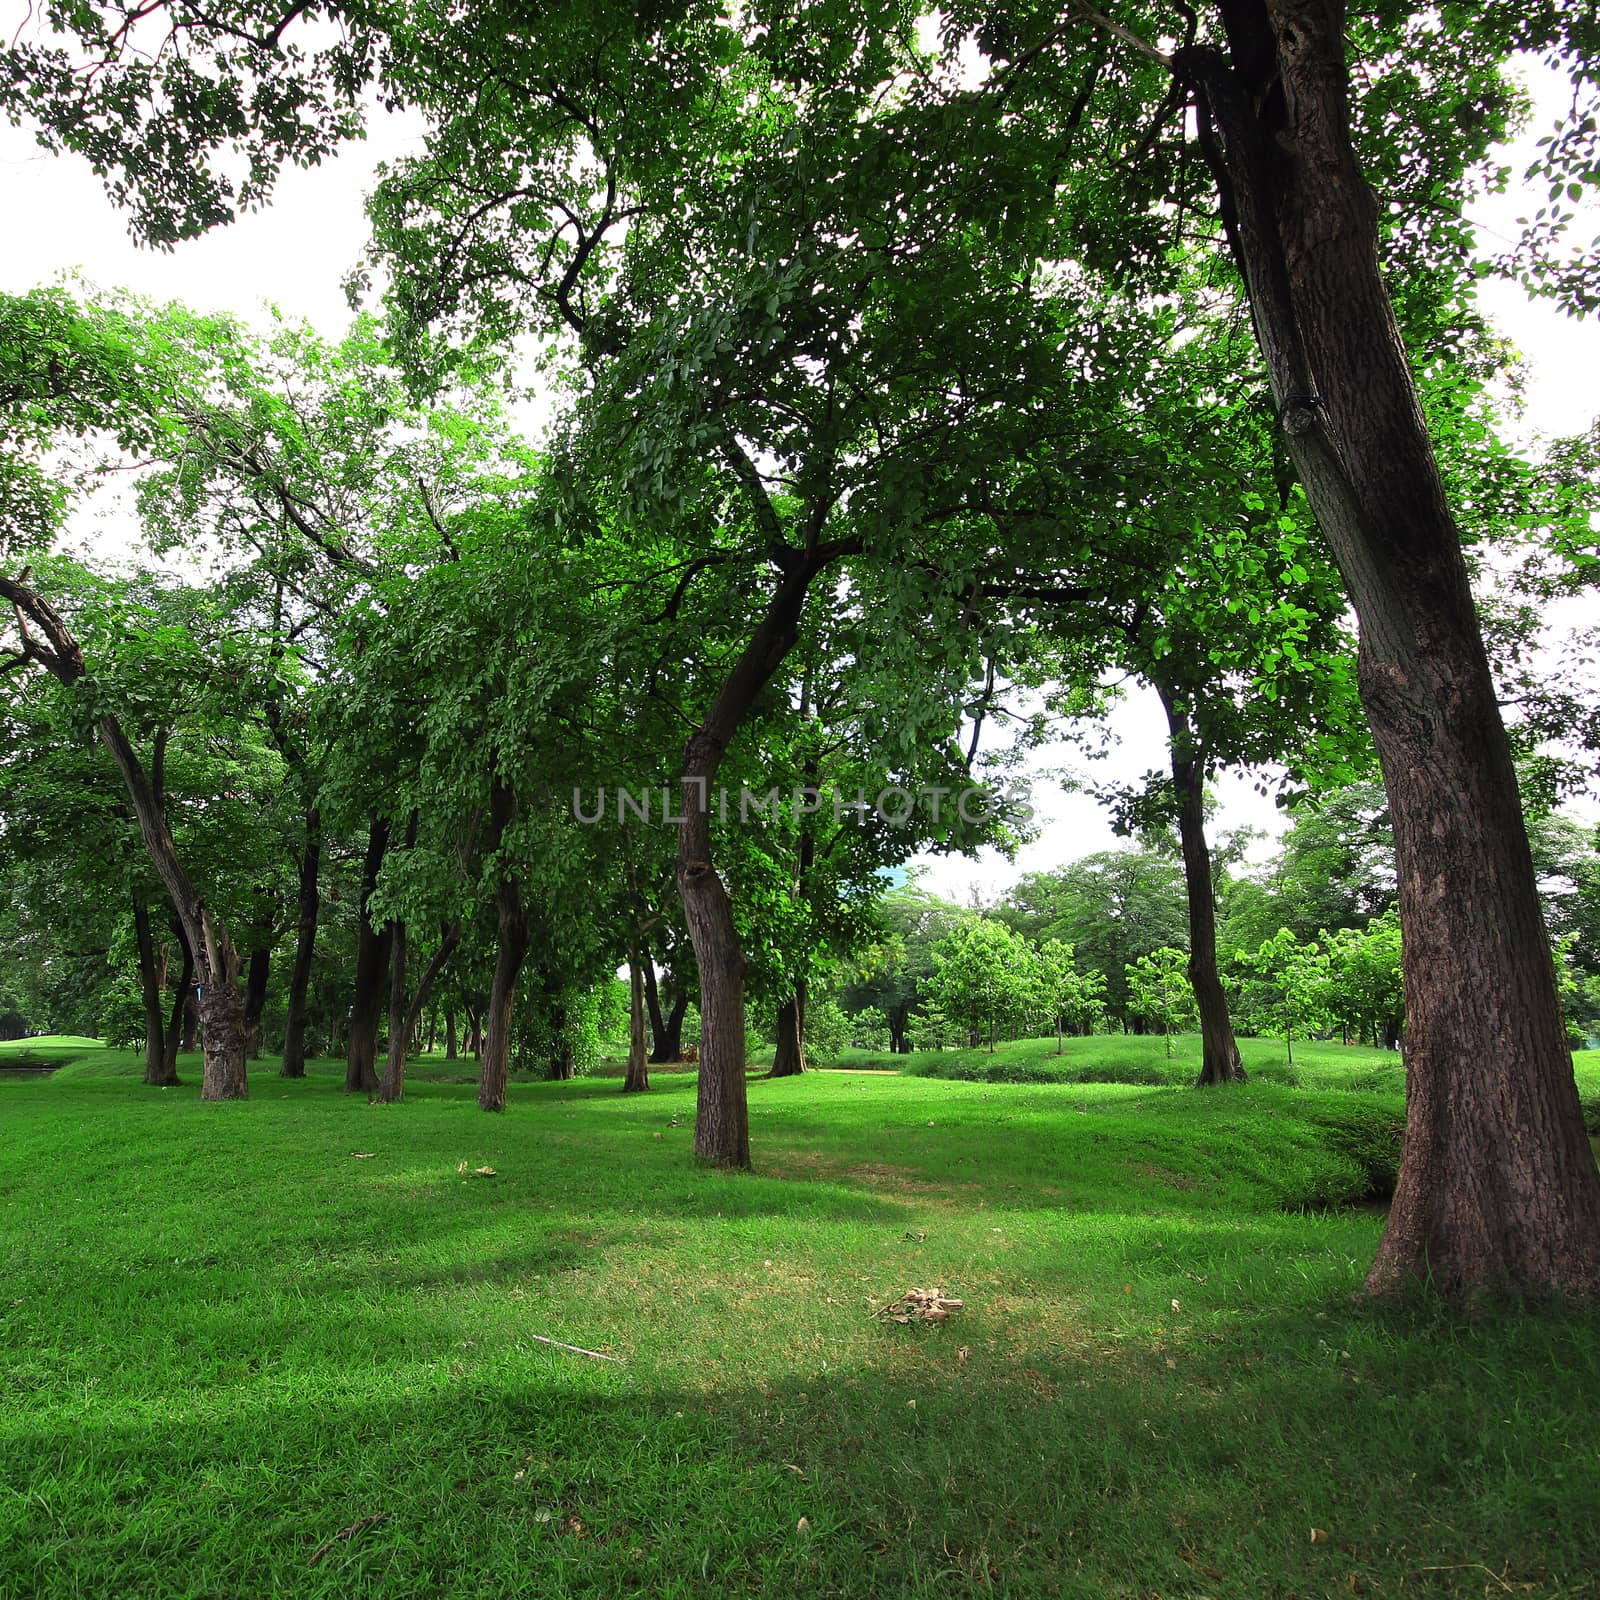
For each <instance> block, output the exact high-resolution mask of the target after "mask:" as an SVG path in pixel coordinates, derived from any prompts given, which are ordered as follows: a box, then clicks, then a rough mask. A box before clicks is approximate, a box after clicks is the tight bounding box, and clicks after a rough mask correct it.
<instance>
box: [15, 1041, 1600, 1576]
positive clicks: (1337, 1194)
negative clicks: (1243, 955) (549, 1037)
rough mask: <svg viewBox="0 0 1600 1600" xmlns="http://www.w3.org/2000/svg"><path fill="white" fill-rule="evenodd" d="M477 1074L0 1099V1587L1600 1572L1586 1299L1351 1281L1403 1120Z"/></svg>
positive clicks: (946, 1091) (1166, 1094) (1289, 1099)
mask: <svg viewBox="0 0 1600 1600" xmlns="http://www.w3.org/2000/svg"><path fill="white" fill-rule="evenodd" d="M1084 1043H1089V1041H1084ZM1140 1043H1142V1045H1143V1048H1144V1049H1146V1050H1147V1051H1149V1052H1151V1054H1152V1056H1154V1054H1155V1053H1156V1052H1159V1051H1160V1048H1161V1046H1160V1042H1159V1041H1141V1042H1140ZM1049 1048H1051V1049H1053V1048H1054V1045H1053V1041H1052V1042H1051V1044H1050V1047H1049ZM1297 1054H1298V1052H1297ZM469 1072H470V1064H462V1063H442V1062H436V1061H435V1062H428V1063H419V1064H418V1069H417V1072H416V1073H415V1074H414V1076H413V1087H412V1090H411V1092H410V1093H409V1094H408V1097H407V1100H406V1102H405V1103H404V1104H403V1105H401V1106H398V1107H380V1106H374V1105H368V1104H366V1103H364V1102H361V1101H351V1100H349V1099H347V1098H346V1097H344V1096H343V1095H342V1094H340V1093H339V1088H338V1083H339V1079H338V1076H337V1070H336V1068H335V1067H334V1066H333V1065H332V1064H319V1066H318V1067H317V1068H315V1069H314V1070H313V1073H312V1075H311V1077H309V1078H308V1079H307V1080H305V1081H303V1082H286V1081H283V1080H280V1079H278V1078H276V1077H274V1076H272V1075H271V1074H270V1069H258V1070H257V1072H256V1074H255V1076H254V1080H253V1098H252V1099H251V1100H250V1101H248V1102H245V1103H237V1104H230V1105H219V1106H205V1105H201V1104H200V1103H199V1102H198V1098H197V1083H196V1082H190V1083H188V1084H186V1085H185V1086H184V1087H182V1088H179V1089H172V1090H147V1089H144V1088H143V1087H142V1086H141V1085H139V1084H138V1082H137V1081H136V1079H137V1063H136V1062H135V1061H134V1060H133V1058H132V1057H129V1056H122V1055H118V1054H117V1053H115V1052H103V1051H97V1052H91V1053H87V1054H85V1055H82V1056H80V1057H79V1058H78V1059H77V1060H76V1061H75V1062H74V1063H73V1064H71V1065H69V1066H67V1067H64V1068H63V1069H62V1070H61V1071H60V1072H58V1073H57V1074H55V1076H54V1077H52V1078H50V1079H48V1080H45V1081H39V1082H28V1081H9V1082H5V1083H3V1084H0V1249H3V1252H4V1275H3V1281H0V1384H3V1400H0V1595H4V1596H6V1597H11V1596H17V1597H24V1596H26V1597H33V1596H41V1597H44V1596H50V1597H54V1596H69V1595H70V1596H85V1597H88V1596H94V1597H96V1600H99V1597H110V1596H116V1595H121V1596H126V1597H138V1600H164V1597H176V1596H184V1597H189V1596H218V1597H220V1596H228V1597H235V1596H236V1597H240V1600H244V1597H256V1596H263V1595H268V1594H287V1595H294V1596H324V1595H326V1596H332V1595H338V1596H369V1595H370V1596H378V1595H381V1596H413V1595H450V1596H455V1595H460V1596H474V1597H477V1596H501V1595H504V1596H511V1595H519V1596H537V1597H540V1600H543V1597H546V1596H549V1597H561V1596H566V1595H585V1596H607V1597H610V1596H634V1595H638V1596H689V1595H705V1596H711V1595H724V1594H746V1593H758V1592H759V1593H769V1594H776V1595H784V1596H788V1595H794V1596H801V1595H805V1596H814V1595H815V1596H863V1597H866V1596H879V1595H950V1594H987V1593H996V1594H1006V1595H1018V1596H1022V1595H1027V1596H1033V1595H1038V1596H1051V1597H1054V1596H1073V1597H1076V1596H1084V1597H1089V1596H1096V1597H1098V1596H1102V1595H1104V1596H1126V1597H1132V1596H1140V1597H1154V1596H1157V1595H1159V1596H1162V1597H1165V1600H1174V1597H1178V1596H1185V1597H1189V1600H1198V1597H1200V1596H1211V1597H1213V1600H1222V1597H1233V1596H1281V1597H1285V1600H1287V1597H1290V1596H1299V1597H1313V1596H1331V1595H1336V1594H1349V1593H1351V1592H1357V1593H1372V1594H1388V1595H1398V1594H1401V1593H1404V1594H1406V1595H1428V1596H1434V1595H1439V1596H1443V1595H1452V1596H1466V1595H1472V1596H1479V1595H1482V1594H1484V1593H1486V1592H1488V1593H1496V1594H1498V1593H1503V1592H1505V1591H1506V1590H1507V1589H1509V1590H1510V1591H1511V1592H1514V1593H1517V1594H1529V1595H1536V1596H1547V1597H1555V1596H1574V1597H1575V1596H1580V1595H1581V1596H1588V1595H1592V1594H1593V1593H1594V1592H1595V1591H1594V1580H1593V1577H1592V1573H1593V1571H1594V1570H1595V1568H1596V1565H1597V1564H1600V1563H1597V1558H1600V1536H1597V1533H1596V1530H1595V1526H1594V1518H1593V1508H1594V1506H1595V1505H1596V1504H1600V1455H1597V1452H1596V1450H1595V1447H1594V1442H1593V1441H1594V1439H1595V1436H1596V1431H1597V1423H1600V1339H1597V1337H1596V1335H1597V1333H1600V1323H1597V1321H1596V1319H1595V1318H1594V1317H1593V1316H1592V1315H1590V1314H1587V1313H1580V1312H1577V1311H1566V1312H1563V1311H1559V1310H1558V1311H1554V1312H1543V1313H1536V1312H1531V1311H1530V1312H1519V1311H1507V1310H1502V1311H1497V1312H1492V1313H1488V1312H1486V1313H1482V1314H1480V1315H1477V1316H1470V1317H1468V1316H1462V1315H1457V1314H1453V1313H1450V1312H1448V1311H1445V1310H1443V1309H1442V1308H1440V1307H1439V1306H1437V1305H1435V1304H1433V1303H1432V1302H1430V1301H1428V1300H1427V1299H1426V1298H1424V1297H1419V1298H1418V1299H1417V1300H1415V1301H1414V1302H1413V1303H1410V1304H1407V1305H1404V1306H1400V1307H1390V1308H1386V1309H1383V1310H1375V1309H1374V1308H1372V1307H1371V1306H1370V1305H1368V1304H1366V1303H1365V1302H1364V1301H1362V1300H1361V1299H1359V1298H1355V1299H1353V1298H1352V1295H1353V1293H1354V1291H1357V1290H1358V1289H1359V1287H1360V1282H1361V1275H1362V1272H1363V1271H1364V1269H1365V1266H1366V1264H1367V1262H1368V1260H1369V1259H1370V1257H1371V1254H1372V1251H1373V1248H1374V1247H1375V1244H1376V1241H1377V1234H1378V1228H1379V1226H1380V1219H1379V1218H1378V1217H1376V1216H1374V1215H1371V1214H1369V1213H1367V1212H1363V1211H1351V1210H1342V1209H1337V1208H1336V1205H1337V1202H1338V1201H1340V1200H1342V1199H1348V1198H1353V1197H1354V1196H1356V1195H1358V1194H1360V1193H1362V1192H1365V1189H1366V1188H1367V1186H1368V1184H1369V1182H1370V1174H1369V1173H1368V1172H1367V1170H1366V1169H1365V1167H1364V1165H1363V1159H1362V1157H1361V1155H1360V1153H1359V1152H1360V1147H1359V1146H1358V1148H1357V1151H1356V1153H1352V1150H1351V1149H1350V1148H1348V1147H1344V1146H1342V1145H1341V1138H1342V1137H1343V1135H1342V1134H1341V1132H1340V1130H1341V1129H1342V1128H1344V1126H1345V1124H1344V1123H1343V1122H1341V1121H1339V1119H1338V1117H1337V1116H1336V1115H1334V1114H1333V1113H1329V1112H1327V1106H1328V1105H1329V1104H1331V1103H1332V1102H1333V1101H1335V1100H1343V1101H1345V1102H1347V1104H1348V1105H1350V1106H1354V1105H1370V1106H1371V1107H1373V1108H1375V1111H1374V1114H1381V1115H1384V1116H1387V1115H1388V1114H1389V1112H1390V1110H1392V1105H1391V1100H1392V1097H1389V1096H1386V1095H1376V1096H1374V1095H1372V1094H1363V1093H1346V1094H1344V1095H1338V1094H1335V1093H1332V1092H1329V1091H1319V1090H1315V1089H1305V1088H1289V1087H1286V1086H1283V1085H1280V1084H1272V1083H1256V1084H1252V1085H1250V1086H1248V1087H1246V1088H1244V1089H1235V1090H1227V1091H1224V1092H1221V1093H1209V1094H1199V1093H1196V1092H1193V1091H1190V1090H1188V1089H1187V1088H1167V1087H1161V1086H1146V1085H1138V1084H1114V1083H1111V1084H1107V1083H1100V1084H1041V1085H1013V1084H986V1083H967V1082H952V1081H939V1080H936V1079H929V1078H915V1077H892V1076H880V1075H871V1074H865V1073H863V1074H860V1075H853V1074H849V1073H826V1074H813V1075H809V1076H807V1077H805V1078H802V1079H797V1080H796V1079H791V1080H781V1081H778V1082H763V1081H759V1080H753V1081H752V1082H751V1085H750V1092H751V1111H752V1127H753V1135H754V1137H753V1144H754V1152H755V1160H756V1163H757V1167H758V1171H757V1172H756V1173H755V1174H754V1175H731V1174H725V1173H718V1172H713V1171H707V1170H701V1169H698V1168H696V1167H695V1165H694V1164H693V1162H692V1160H691V1158H690V1136H691V1128H692V1123H693V1114H694V1083H693V1078H692V1076H691V1075H689V1074H663V1075H660V1076H658V1077H657V1079H656V1084H657V1087H655V1088H654V1089H653V1090H652V1092H651V1093H650V1094H649V1095H647V1096H632V1097H624V1096H623V1095H621V1094H619V1093H618V1092H617V1086H616V1084H615V1083H614V1082H613V1081H606V1080H597V1081H592V1082H578V1083H573V1084H561V1085H554V1084H551V1085H544V1084H541V1085H526V1084H517V1085H514V1086H513V1089H512V1101H511V1106H510V1109H509V1110H508V1111H507V1113H506V1114H505V1115H504V1116H503V1117H488V1116H484V1115H482V1114H481V1113H479V1112H478V1111H477V1109H476V1107H475V1105H474V1104H473V1097H472V1091H471V1089H470V1087H469V1086H468V1085H465V1084H461V1083H452V1082H443V1081H433V1080H436V1079H443V1078H448V1077H452V1076H465V1075H467V1073H469ZM185 1076H186V1077H187V1078H190V1079H193V1080H197V1079H198V1064H197V1063H193V1064H191V1063H190V1061H189V1060H188V1059H186V1062H185ZM1319 1119H1320V1120H1319ZM1330 1119H1331V1120H1330ZM357 1152H359V1153H360V1154H361V1155H362V1156H364V1157H367V1159H357V1156H356V1154H355V1153H357ZM463 1163H465V1165H466V1167H467V1174H465V1175H463V1174H462V1172H461V1171H460V1170H459V1169H460V1167H461V1165H462V1164H463ZM480 1166H491V1167H493V1168H494V1169H495V1175H494V1176H493V1177H477V1176H472V1175H471V1173H472V1169H474V1168H477V1167H480ZM912 1285H919V1286H933V1285H937V1286H938V1287H941V1288H943V1289H944V1290H946V1291H947V1292H948V1293H950V1294H954V1295H957V1296H960V1297H961V1298H962V1299H963V1300H964V1301H965V1303H966V1309H965V1310H964V1311H962V1312H960V1313H958V1314H957V1315H956V1316H955V1317H953V1318H952V1319H951V1321H950V1322H948V1323H946V1324H944V1325H941V1326H931V1327H916V1326H913V1327H902V1326H897V1325H895V1324H893V1323H890V1322H888V1321H887V1320H885V1319H883V1318H876V1317H874V1316H873V1315H872V1314H871V1313H872V1311H873V1310H874V1309H875V1308H877V1307H880V1306H882V1305H884V1304H885V1302H886V1301H888V1300H889V1299H890V1297H892V1296H894V1295H897V1294H899V1293H901V1292H903V1291H904V1290H905V1289H906V1288H908V1287H910V1286H912ZM535 1335H544V1336H546V1337H549V1338H554V1339H558V1340H564V1341H567V1342H568V1343H571V1344H575V1345H580V1346H583V1347H585V1348H587V1349H590V1350H595V1351H600V1352H603V1353H605V1354H608V1355H611V1356H614V1357H616V1358H618V1359H617V1360H616V1361H611V1362H607V1361H600V1360H596V1359H593V1358H591V1357H588V1356H583V1355H576V1354H571V1353H568V1352H565V1351H562V1350H559V1349H556V1348H553V1347H551V1346H549V1345H545V1344H542V1343H540V1342H539V1341H538V1340H537V1339H536V1338H535V1337H534V1336H535ZM802 1518H804V1519H805V1524H806V1526H805V1528H804V1529H803V1530H802V1529H801V1527H800V1522H801V1519H802ZM367 1519H377V1520H370V1521H369V1520H367ZM1314 1528H1315V1529H1318V1530H1323V1531H1324V1532H1325V1537H1323V1538H1320V1539H1318V1540H1317V1541H1316V1542H1313V1540H1312V1529H1314ZM350 1529H353V1530H354V1531H353V1532H351V1533H350V1535H349V1537H347V1538H343V1539H340V1538H338V1537H336V1536H337V1535H338V1534H339V1533H340V1532H341V1530H350ZM330 1540H332V1541H333V1542H332V1543H331V1544H330V1543H328V1541H330Z"/></svg>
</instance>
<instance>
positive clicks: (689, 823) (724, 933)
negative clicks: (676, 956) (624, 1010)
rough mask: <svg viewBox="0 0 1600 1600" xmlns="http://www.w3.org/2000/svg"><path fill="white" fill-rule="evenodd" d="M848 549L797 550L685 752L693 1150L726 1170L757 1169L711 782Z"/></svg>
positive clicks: (735, 945)
mask: <svg viewBox="0 0 1600 1600" xmlns="http://www.w3.org/2000/svg"><path fill="white" fill-rule="evenodd" d="M843 549H844V547H843V546H842V545H835V546H834V547H832V548H831V549H830V550H829V551H827V552H822V551H812V552H809V553H808V554H807V555H805V556H804V557H801V556H800V555H799V554H798V553H797V552H790V554H789V557H788V559H787V560H786V561H785V563H784V571H783V577H782V579H781V580H780V582H779V584H778V587H777V588H776V590H774V592H773V595H772V599H771V600H770V601H769V602H768V605H767V609H766V613H765V614H764V615H763V617H762V619H761V621H760V622H759V623H758V624H757V626H756V629H755V631H754V633H752V635H751V637H750V642H749V643H748V644H747V645H746V646H745V648H744V650H743V652H742V653H741V654H740V656H739V659H738V660H737V661H736V662H735V663H734V665H733V668H732V670H731V671H730V672H729V674H728V676H727V678H726V679H725V680H724V681H723V684H722V687H721V688H720V689H719V690H718V692H717V696H716V699H715V700H714V701H713V702H712V705H711V709H710V710H709V711H708V712H707V713H706V718H705V721H704V722H703V723H701V725H700V727H699V728H697V729H696V730H695V732H694V733H693V734H691V735H690V737H689V741H688V743H687V744H686V745H685V747H684V752H683V776H682V779H681V789H682V795H683V799H682V805H683V810H682V812H681V816H682V819H683V820H682V821H681V822H680V823H679V825H678V869H677V870H678V893H679V894H680V895H681V896H682V899H683V911H684V917H685V920H686V921H687V922H688V925H689V937H690V939H691V940H692V941H693V943H694V953H695V960H696V964H697V965H698V967H699V969H700V1071H699V1083H698V1085H697V1088H698V1103H697V1105H696V1108H695V1125H694V1153H695V1155H697V1156H698V1157H699V1158H700V1159H701V1160H702V1161H709V1162H712V1163H714V1164H715V1165H717V1166H722V1167H748V1166H749V1165H750V1112H749V1106H748V1103H747V1100H746V1094H745V1081H744V1064H745V1063H744V970H745V958H744V951H743V949H742V948H741V947H740V944H739V933H738V929H737V928H736V927H735V926H734V921H733V906H732V904H731V903H730V902H729V899H728V892H727V890H726V888H725V887H724V886H723V882H722V879H721V877H720V876H719V875H718V873H717V869H716V866H715V864H714V862H713V860H712V849H711V811H712V798H711V789H712V785H713V784H715V782H716V781H717V774H718V772H719V771H720V770H721V767H722V758H723V756H724V755H725V754H726V753H727V749H728V745H729V742H730V741H731V740H732V739H733V736H734V735H735V734H736V733H737V732H738V731H739V727H740V724H741V723H742V722H743V721H744V719H745V716H746V714H747V713H748V712H749V710H750V708H751V706H752V705H754V704H755V700H756V696H757V695H759V694H760V692H761V691H762V689H764V688H765V687H766V685H767V684H768V683H769V682H770V681H771V678H772V675H773V674H774V673H775V672H776V671H777V670H778V668H779V667H780V666H781V665H782V664H783V661H784V658H785V657H786V656H787V655H788V654H789V652H790V651H791V650H792V649H793V648H794V645H795V641H796V639H797V638H798V637H799V626H800V617H801V613H802V612H803V611H804V609H805V601H806V591H807V589H808V588H809V587H810V585H811V580H812V579H813V578H814V577H815V576H816V575H817V573H819V572H820V571H821V570H822V569H823V568H824V567H825V566H826V565H827V564H828V562H829V561H830V560H832V559H833V557H834V556H835V555H837V554H842V553H843Z"/></svg>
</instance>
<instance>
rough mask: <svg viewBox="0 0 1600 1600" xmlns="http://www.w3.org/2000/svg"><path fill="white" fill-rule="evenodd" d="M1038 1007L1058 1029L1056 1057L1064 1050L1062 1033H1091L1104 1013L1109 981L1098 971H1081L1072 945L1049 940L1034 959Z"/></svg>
mask: <svg viewBox="0 0 1600 1600" xmlns="http://www.w3.org/2000/svg"><path fill="white" fill-rule="evenodd" d="M1033 973H1034V995H1035V1004H1036V1005H1037V1007H1038V1009H1039V1010H1041V1011H1042V1012H1043V1013H1044V1015H1045V1017H1046V1018H1047V1019H1048V1021H1049V1022H1051V1023H1054V1025H1055V1030H1056V1054H1057V1055H1060V1054H1061V1051H1062V1044H1061V1031H1062V1029H1063V1028H1064V1027H1066V1028H1071V1029H1072V1030H1073V1031H1074V1032H1075V1033H1076V1032H1084V1033H1087V1032H1090V1031H1091V1030H1092V1029H1093V1027H1094V1023H1095V1021H1096V1019H1097V1018H1098V1017H1099V1016H1100V1014H1101V1012H1102V1011H1103V1010H1104V1001H1103V999H1102V996H1103V995H1104V993H1105V979H1104V978H1102V977H1101V976H1100V974H1099V973H1097V972H1079V971H1078V969H1077V966H1076V965H1075V964H1074V962H1073V959H1072V946H1071V945H1070V944H1063V943H1062V942H1061V940H1059V939H1047V940H1045V942H1044V943H1043V944H1042V945H1041V946H1040V947H1039V949H1038V951H1037V953H1036V955H1035V959H1034V969H1033Z"/></svg>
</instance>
